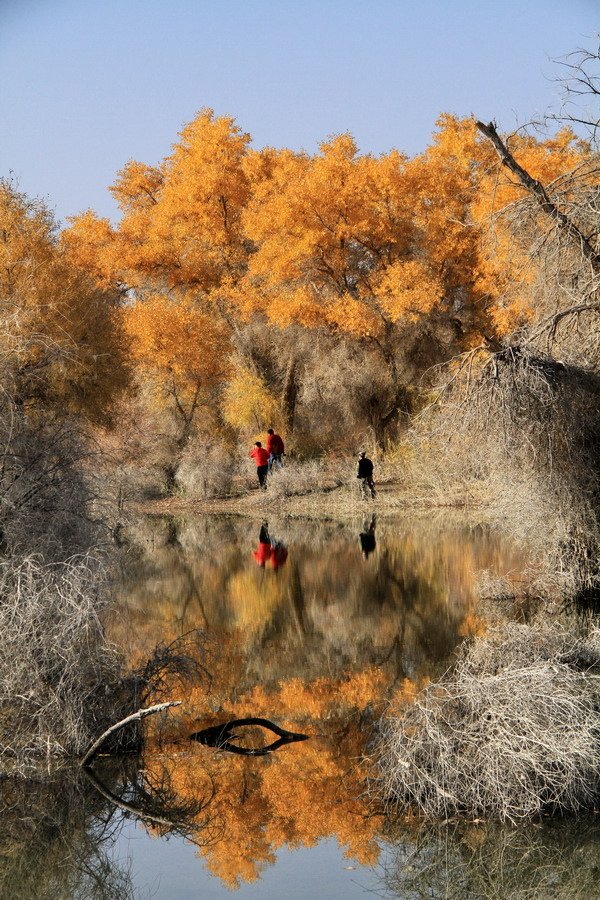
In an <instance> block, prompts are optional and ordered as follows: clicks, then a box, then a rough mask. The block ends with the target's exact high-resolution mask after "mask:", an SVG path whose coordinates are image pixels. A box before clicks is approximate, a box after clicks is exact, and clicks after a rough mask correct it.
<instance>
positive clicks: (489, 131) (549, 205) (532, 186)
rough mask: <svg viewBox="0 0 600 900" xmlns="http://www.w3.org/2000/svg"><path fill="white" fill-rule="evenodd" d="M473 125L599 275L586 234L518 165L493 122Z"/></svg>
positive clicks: (596, 256) (596, 258)
mask: <svg viewBox="0 0 600 900" xmlns="http://www.w3.org/2000/svg"><path fill="white" fill-rule="evenodd" d="M475 125H476V127H477V128H478V129H479V131H480V132H481V133H482V134H483V135H485V137H486V138H487V139H488V140H489V141H491V143H492V144H493V146H494V149H495V150H496V153H497V154H498V156H499V157H500V160H501V162H502V165H504V166H506V168H507V169H509V170H510V171H511V172H512V173H513V175H516V177H517V178H518V180H519V181H520V183H521V184H522V185H523V187H524V188H525V190H527V191H529V193H530V194H531V195H532V196H533V197H534V198H535V200H536V202H537V203H538V205H539V207H540V209H542V210H543V211H544V212H545V213H546V214H547V215H548V216H550V218H551V219H554V221H555V222H556V224H557V226H558V227H559V228H560V229H561V231H563V232H564V233H565V234H567V235H568V236H569V237H570V238H571V240H572V241H574V243H576V244H577V245H578V246H579V247H580V249H581V252H582V254H583V255H584V257H585V258H586V259H587V260H588V261H589V263H590V265H591V267H592V270H593V272H594V274H595V275H599V274H600V254H599V253H597V252H596V251H595V250H594V247H593V246H592V244H591V242H590V239H589V237H586V235H585V234H583V232H582V231H581V230H580V229H579V228H578V227H577V225H576V224H575V222H573V221H572V219H570V218H569V216H567V215H566V214H565V213H564V212H562V210H560V209H559V208H558V207H557V205H556V204H555V203H554V201H553V200H552V199H551V197H550V195H549V194H548V192H547V190H546V188H545V187H544V185H543V184H542V183H541V182H540V181H538V180H537V179H536V178H533V177H532V176H531V175H530V174H529V172H527V171H526V170H525V169H524V168H523V166H520V165H519V163H518V162H517V161H516V159H515V158H514V156H513V155H512V153H511V152H510V150H509V149H508V147H507V146H506V144H505V143H504V142H503V140H502V138H501V137H500V135H499V134H498V132H497V131H496V126H495V125H494V123H493V122H490V124H489V125H484V124H483V122H475Z"/></svg>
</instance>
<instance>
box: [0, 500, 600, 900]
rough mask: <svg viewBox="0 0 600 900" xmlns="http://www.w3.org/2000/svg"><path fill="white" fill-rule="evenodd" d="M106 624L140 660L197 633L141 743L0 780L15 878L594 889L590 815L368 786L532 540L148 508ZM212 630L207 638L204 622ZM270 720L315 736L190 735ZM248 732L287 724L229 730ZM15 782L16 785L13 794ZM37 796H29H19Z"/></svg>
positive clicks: (276, 888) (152, 886)
mask: <svg viewBox="0 0 600 900" xmlns="http://www.w3.org/2000/svg"><path fill="white" fill-rule="evenodd" d="M126 536H127V539H128V543H127V544H126V545H125V547H124V548H123V557H122V578H121V583H120V586H119V591H118V594H119V598H118V599H119V606H118V613H117V615H115V617H114V620H113V621H112V622H111V623H110V635H111V637H112V639H113V640H115V641H117V642H118V643H119V644H120V645H121V646H122V647H123V648H124V649H125V650H126V652H127V654H128V656H129V658H130V662H131V664H132V665H135V664H137V663H139V662H140V661H142V660H144V659H146V658H147V657H148V655H149V654H150V653H151V652H152V650H153V648H154V647H155V646H156V645H157V644H158V643H161V642H162V643H163V644H168V643H169V642H172V641H175V642H178V643H176V645H175V646H177V647H180V648H181V651H182V652H184V651H185V652H192V653H198V652H200V654H201V655H200V657H199V662H200V664H201V667H200V668H199V669H197V670H196V671H195V673H192V672H190V671H188V673H187V675H188V677H187V679H180V678H178V677H177V676H173V675H171V676H168V677H167V679H166V681H165V686H164V688H165V692H166V694H165V696H167V697H168V698H169V699H180V700H182V701H183V704H182V706H181V707H180V708H179V709H178V710H176V711H172V712H171V713H169V716H168V718H167V719H166V721H165V722H160V723H159V722H158V721H157V720H148V721H149V722H150V724H149V726H148V744H147V747H146V750H145V752H144V754H143V757H142V758H141V759H139V760H136V759H134V760H124V761H111V760H98V761H97V762H96V764H95V777H96V779H97V783H96V784H94V783H92V781H90V779H89V778H88V777H86V776H85V774H83V773H81V772H80V771H79V770H75V769H74V770H70V771H66V772H61V773H57V774H56V775H55V776H53V778H52V779H50V780H49V781H48V779H44V780H43V782H41V783H40V784H38V785H36V784H29V785H27V784H21V786H20V787H19V788H18V789H16V788H15V787H14V786H7V785H5V786H4V787H3V788H2V786H0V790H3V791H4V793H3V794H2V800H3V801H4V805H3V825H4V846H2V844H0V896H2V897H4V896H6V897H11V898H12V897H46V896H47V897H53V898H54V897H57V898H59V897H75V896H77V897H82V898H86V900H87V898H96V897H98V898H102V900H107V898H117V897H118V898H124V897H135V898H144V897H157V898H169V900H170V898H173V900H178V898H188V897H189V898H191V897H203V898H204V897H210V898H212V897H215V898H217V897H225V896H230V894H231V890H232V889H235V890H236V896H239V897H267V898H268V897H279V896H281V895H282V894H283V895H285V896H286V897H288V898H307V897H311V898H312V897H324V898H333V900H336V898H354V897H363V896H367V895H368V894H373V893H375V894H376V895H383V896H393V897H406V898H413V897H414V898H420V897H440V898H441V897H456V898H458V897H461V898H463V897H467V898H470V897H472V898H478V897H487V896H494V897H498V898H504V897H507V898H508V897H516V896H519V897H523V898H524V897H538V896H540V897H541V896H543V897H546V896H547V897H562V896H565V897H579V896H581V897H582V898H583V897H593V896H598V893H597V885H598V877H597V876H598V874H599V873H598V870H597V868H596V866H597V864H596V855H595V848H596V847H597V839H598V826H597V825H596V823H595V821H593V820H592V821H591V822H581V821H579V822H572V823H559V824H558V825H556V823H549V824H547V825H544V827H539V828H538V827H537V826H531V825H530V826H526V827H525V828H524V829H501V828H493V827H491V826H486V827H481V826H480V825H473V824H469V823H466V824H462V825H458V826H456V825H447V826H444V827H440V828H437V829H427V830H421V829H417V828H416V827H414V826H410V825H408V824H404V825H402V826H400V825H398V823H393V822H390V821H387V820H386V818H385V816H384V815H383V811H382V809H381V807H380V805H379V804H378V803H377V802H375V800H374V798H373V796H372V795H371V794H369V793H368V792H366V791H365V784H366V783H367V779H368V777H369V775H370V774H372V773H371V770H370V768H369V766H370V762H369V759H370V756H371V748H372V741H373V735H374V726H376V724H377V722H378V720H379V719H380V717H381V716H382V715H385V714H386V713H387V711H388V710H389V708H390V706H391V707H394V706H395V705H401V704H403V703H408V702H410V698H411V696H412V693H413V692H414V690H415V689H417V688H418V686H419V684H421V683H422V682H423V680H424V679H427V678H433V677H436V676H437V675H439V674H440V673H441V672H442V671H443V670H444V669H445V667H446V666H447V665H448V664H449V662H450V661H451V659H452V656H453V654H454V652H455V651H456V648H457V647H458V646H459V645H460V642H461V641H462V640H463V639H464V637H465V636H467V635H469V634H472V633H477V632H479V631H481V630H482V629H484V628H485V621H484V618H483V617H482V614H481V610H480V609H478V607H477V602H476V596H477V591H476V586H477V582H478V581H480V580H481V579H482V578H484V579H488V580H489V578H490V576H491V577H497V576H504V575H507V574H509V573H510V574H511V576H513V577H514V576H515V574H516V573H517V572H518V569H519V566H520V564H521V561H520V559H519V554H518V553H516V552H514V551H512V550H511V549H510V548H507V547H505V546H502V545H501V544H500V543H499V542H498V541H497V540H496V539H494V538H493V536H491V535H490V534H488V533H486V532H485V531H483V530H481V529H472V528H470V527H468V526H467V525H465V524H461V523H457V524H456V525H454V526H451V525H450V524H449V523H448V521H446V522H445V523H444V525H443V527H441V526H439V525H437V524H436V523H434V522H428V523H423V522H421V523H418V522H410V521H408V520H398V521H393V520H387V521H379V522H378V521H376V520H375V519H373V518H372V517H370V516H367V518H365V519H363V518H359V519H357V520H355V521H352V522H349V523H336V522H316V521H314V520H308V519H306V520H302V519H294V520H290V519H283V518H277V517H272V518H271V519H270V520H269V522H268V523H265V522H263V521H261V520H256V521H253V520H250V519H248V518H245V517H216V516H212V517H204V518H197V519H191V518H190V519H183V520H173V519H146V520H144V521H142V522H140V523H139V524H138V525H137V526H136V528H135V529H134V528H132V529H130V531H129V533H128V534H127V535H126ZM197 629H201V631H202V637H201V639H200V641H199V642H198V640H197V632H196V630H197ZM248 716H251V717H260V718H264V719H268V720H271V721H273V722H275V723H277V724H278V725H279V726H282V727H283V728H285V729H288V730H291V731H294V732H300V733H303V734H306V735H308V736H309V739H308V740H306V741H302V742H296V743H291V744H285V743H284V744H283V746H280V748H279V749H278V750H277V751H276V752H272V753H266V754H264V755H259V756H247V755H243V754H239V753H235V754H234V753H228V752H224V751H220V750H218V749H215V747H214V746H210V741H208V742H206V741H205V742H204V743H198V742H193V741H190V740H189V739H188V738H189V735H190V734H192V733H194V732H198V731H202V730H203V729H207V728H214V726H216V725H220V724H222V723H225V722H227V721H229V720H233V719H239V718H245V717H248ZM234 734H235V743H236V745H237V746H239V747H240V748H242V749H243V750H246V751H247V750H248V749H250V748H252V749H260V748H264V747H265V746H266V745H267V744H269V743H270V742H271V741H272V740H273V739H274V737H276V736H274V735H273V734H271V733H267V732H265V730H264V729H263V728H259V727H256V726H252V727H245V728H242V729H238V730H236V731H235V733H234ZM15 791H16V795H15ZM24 811H26V815H25V814H24Z"/></svg>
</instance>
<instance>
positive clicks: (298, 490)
mask: <svg viewBox="0 0 600 900" xmlns="http://www.w3.org/2000/svg"><path fill="white" fill-rule="evenodd" d="M349 473H350V474H353V468H352V466H351V465H350V466H348V470H347V471H346V467H345V466H344V461H343V460H340V461H338V462H337V463H336V464H328V462H327V461H326V460H320V459H314V460H309V461H307V462H296V461H293V462H289V463H288V464H287V465H286V466H285V467H284V468H283V469H277V468H275V469H274V470H273V472H272V473H271V475H270V476H269V478H268V491H269V495H270V496H273V497H295V496H301V495H303V494H311V493H324V492H327V491H332V490H334V489H335V488H338V487H340V486H341V485H343V484H346V483H348V481H349V480H350V479H349V477H348V475H349Z"/></svg>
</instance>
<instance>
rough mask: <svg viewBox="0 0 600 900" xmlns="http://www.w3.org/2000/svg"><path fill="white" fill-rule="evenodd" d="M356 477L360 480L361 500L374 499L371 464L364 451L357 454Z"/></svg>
mask: <svg viewBox="0 0 600 900" xmlns="http://www.w3.org/2000/svg"><path fill="white" fill-rule="evenodd" d="M356 477H357V478H358V479H359V480H360V496H361V497H362V499H363V500H366V499H367V497H369V495H370V497H371V500H374V499H375V484H374V482H373V463H372V462H371V460H370V459H369V457H368V456H367V454H366V453H365V451H364V450H361V452H360V453H359V454H358V469H357V470H356Z"/></svg>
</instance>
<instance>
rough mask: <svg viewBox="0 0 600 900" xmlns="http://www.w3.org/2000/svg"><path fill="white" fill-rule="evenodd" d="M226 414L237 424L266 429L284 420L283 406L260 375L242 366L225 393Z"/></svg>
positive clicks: (234, 424)
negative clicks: (243, 368) (282, 414)
mask: <svg viewBox="0 0 600 900" xmlns="http://www.w3.org/2000/svg"><path fill="white" fill-rule="evenodd" d="M223 416H224V418H225V421H226V422H229V424H230V425H233V427H234V428H240V429H243V430H245V431H252V430H254V429H258V430H261V429H265V428H268V427H269V426H270V425H273V426H274V427H278V426H279V424H280V423H281V420H282V416H281V409H280V406H279V403H278V402H277V400H276V398H275V397H274V396H273V394H272V393H271V392H270V391H269V389H268V388H267V386H266V385H265V383H264V381H263V380H262V378H260V376H258V375H254V374H253V373H252V372H248V371H246V370H239V371H237V372H236V373H235V375H234V376H233V378H232V379H231V381H229V382H228V384H227V386H226V388H225V392H224V396H223Z"/></svg>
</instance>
